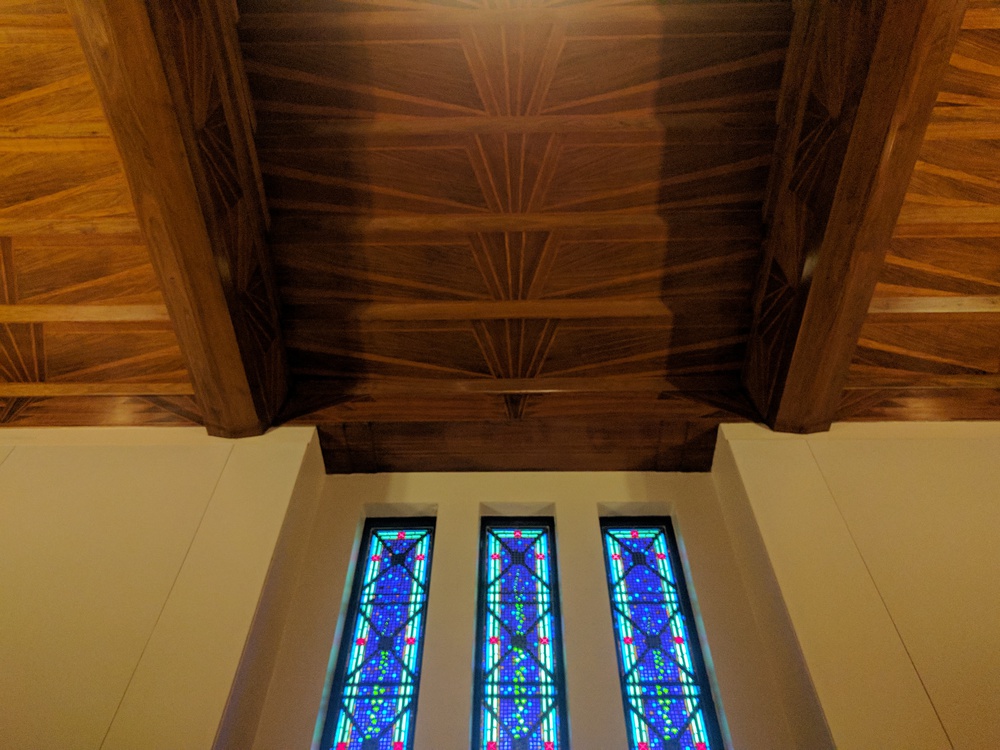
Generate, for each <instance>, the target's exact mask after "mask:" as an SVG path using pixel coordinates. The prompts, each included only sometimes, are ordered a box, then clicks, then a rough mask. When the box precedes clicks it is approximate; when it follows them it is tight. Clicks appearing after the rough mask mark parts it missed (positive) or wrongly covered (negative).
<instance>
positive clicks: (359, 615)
mask: <svg viewBox="0 0 1000 750" xmlns="http://www.w3.org/2000/svg"><path fill="white" fill-rule="evenodd" d="M433 537H434V519H427V518H419V519H397V520H390V519H373V520H371V521H369V522H368V523H366V524H365V531H364V535H363V537H362V541H361V553H360V557H359V559H358V565H357V570H356V571H355V575H354V585H353V588H352V591H351V601H350V604H349V606H348V614H347V619H346V623H345V625H344V636H343V641H342V643H341V646H340V653H339V655H338V659H337V667H336V669H335V671H334V677H333V683H332V686H331V690H330V699H329V703H328V708H327V713H326V722H325V725H324V729H323V735H322V742H321V745H320V747H321V748H323V749H324V750H410V749H411V748H412V747H413V734H414V733H413V727H414V720H415V718H416V713H417V688H418V686H419V684H420V660H421V655H422V650H423V642H424V622H425V620H426V611H427V586H428V582H429V581H430V570H431V547H432V544H433Z"/></svg>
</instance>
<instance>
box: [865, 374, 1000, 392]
mask: <svg viewBox="0 0 1000 750" xmlns="http://www.w3.org/2000/svg"><path fill="white" fill-rule="evenodd" d="M956 388H960V389H977V388H1000V375H992V374H982V375H979V374H976V375H938V374H935V373H921V372H907V373H900V374H898V375H897V374H892V373H885V374H882V373H880V374H874V373H869V372H854V373H851V375H850V377H849V378H848V381H847V387H846V390H848V391H854V392H856V393H858V392H863V391H870V390H883V389H895V390H900V389H907V390H910V389H921V390H922V389H928V390H932V391H941V390H953V389H956Z"/></svg>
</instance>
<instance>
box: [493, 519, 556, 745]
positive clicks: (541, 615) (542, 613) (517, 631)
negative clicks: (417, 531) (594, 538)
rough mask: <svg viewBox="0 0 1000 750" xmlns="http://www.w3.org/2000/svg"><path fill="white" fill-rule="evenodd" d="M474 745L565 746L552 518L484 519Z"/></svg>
mask: <svg viewBox="0 0 1000 750" xmlns="http://www.w3.org/2000/svg"><path fill="white" fill-rule="evenodd" d="M476 622H477V628H478V633H477V637H476V654H477V667H476V687H475V691H476V692H475V706H474V708H473V748H474V749H475V750H568V745H567V734H568V733H567V726H566V708H565V706H566V680H565V678H564V676H563V665H562V623H561V620H560V617H559V591H558V586H557V582H556V559H555V545H554V539H553V522H552V519H551V518H484V519H483V525H482V536H481V543H480V548H479V612H478V617H477V621H476Z"/></svg>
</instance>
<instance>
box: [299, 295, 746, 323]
mask: <svg viewBox="0 0 1000 750" xmlns="http://www.w3.org/2000/svg"><path fill="white" fill-rule="evenodd" d="M727 301H728V302H730V303H731V304H732V305H733V306H734V307H742V306H744V305H745V304H746V301H745V299H744V298H743V297H735V298H733V299H732V300H722V302H727ZM719 304H720V300H718V299H713V300H710V301H709V302H708V303H706V300H705V299H704V297H701V296H698V297H690V298H677V299H672V300H669V301H664V300H659V299H650V300H607V299H595V300H502V301H482V302H399V303H392V302H375V303H368V304H342V305H335V304H317V305H303V304H298V305H293V306H289V309H288V311H287V316H288V318H292V319H302V318H309V317H312V318H315V317H322V318H324V319H328V320H331V321H352V320H357V321H379V320H384V321H393V320H520V319H542V318H556V319H561V320H566V319H590V318H673V317H675V316H677V315H679V314H684V313H692V312H701V311H704V310H705V308H706V306H715V307H718V305H719Z"/></svg>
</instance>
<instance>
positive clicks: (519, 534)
mask: <svg viewBox="0 0 1000 750" xmlns="http://www.w3.org/2000/svg"><path fill="white" fill-rule="evenodd" d="M514 538H515V539H520V538H521V530H520V529H514Z"/></svg>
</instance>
